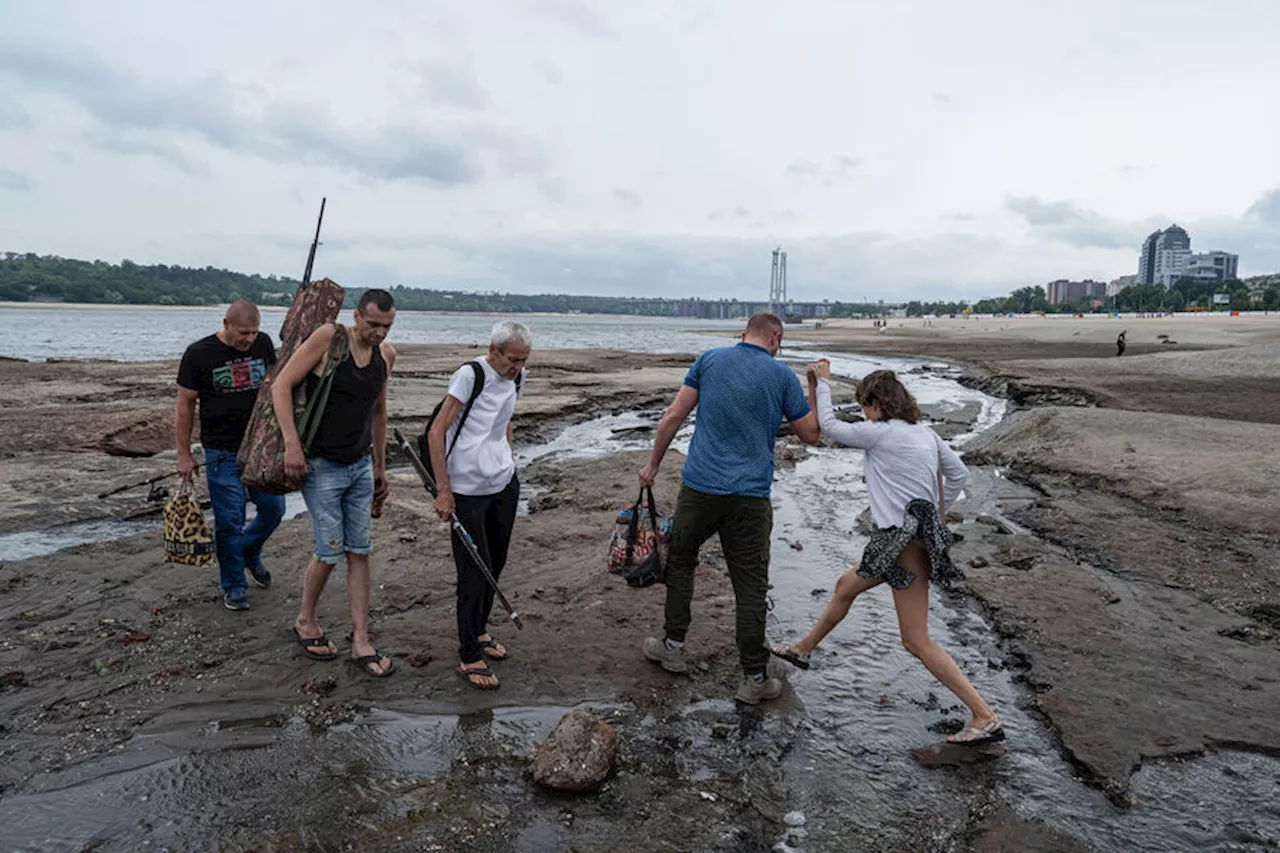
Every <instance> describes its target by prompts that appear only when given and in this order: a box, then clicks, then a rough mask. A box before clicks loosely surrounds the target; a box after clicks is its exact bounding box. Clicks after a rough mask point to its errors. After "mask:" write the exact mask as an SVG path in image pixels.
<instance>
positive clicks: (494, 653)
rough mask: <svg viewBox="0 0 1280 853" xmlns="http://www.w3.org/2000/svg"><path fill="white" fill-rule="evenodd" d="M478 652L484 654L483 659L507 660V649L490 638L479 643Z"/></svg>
mask: <svg viewBox="0 0 1280 853" xmlns="http://www.w3.org/2000/svg"><path fill="white" fill-rule="evenodd" d="M480 650H481V651H483V652H484V655H485V657H488V658H493V659H494V660H506V659H507V647H506V646H504V645H502V644H501V643H499V642H498V641H497V640H495V639H493V638H492V637H490V638H489V639H487V640H481V641H480Z"/></svg>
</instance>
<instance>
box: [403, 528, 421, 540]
mask: <svg viewBox="0 0 1280 853" xmlns="http://www.w3.org/2000/svg"><path fill="white" fill-rule="evenodd" d="M399 539H400V541H401V542H417V541H418V534H416V533H414V532H412V531H409V530H405V531H402V532H401V533H400V534H399Z"/></svg>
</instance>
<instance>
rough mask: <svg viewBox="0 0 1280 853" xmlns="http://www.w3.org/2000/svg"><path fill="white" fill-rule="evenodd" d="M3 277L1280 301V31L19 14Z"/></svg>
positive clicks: (1226, 26) (536, 15) (1019, 7)
mask: <svg viewBox="0 0 1280 853" xmlns="http://www.w3.org/2000/svg"><path fill="white" fill-rule="evenodd" d="M0 22H3V23H2V25H0V250H8V251H22V252H26V251H34V252H39V253H41V254H58V255H63V256H66V257H77V258H86V259H94V258H100V259H103V260H109V261H118V260H120V259H121V258H130V259H132V260H134V261H136V262H138V263H170V264H182V265H195V266H204V265H206V264H209V265H214V266H219V267H229V268H232V269H237V270H241V271H245V272H261V273H277V274H281V275H289V276H293V277H296V276H298V275H299V274H300V273H301V271H302V267H303V264H304V261H305V258H306V245H307V242H308V241H309V238H310V231H311V229H312V227H313V225H314V216H315V213H316V210H317V208H318V206H319V202H320V198H321V196H328V199H329V208H328V211H327V215H326V220H325V233H324V242H325V245H324V246H323V247H322V248H321V250H320V254H319V258H318V260H317V266H316V272H317V274H319V275H328V276H330V277H332V278H334V279H336V280H338V281H339V282H340V283H342V284H344V285H346V286H348V287H349V288H363V287H367V286H389V285H394V284H404V285H407V286H419V287H436V288H458V289H467V290H501V291H516V292H567V293H594V294H631V295H651V294H660V295H670V296H688V295H695V294H696V295H702V296H707V297H721V296H724V297H738V298H758V299H763V298H766V297H767V295H768V282H769V263H770V251H771V250H772V249H773V247H774V246H775V245H776V244H781V245H782V246H783V248H784V249H786V250H787V252H788V256H789V285H790V292H791V296H792V297H793V298H797V299H804V300H807V299H823V298H829V299H844V300H855V299H862V298H864V297H865V298H868V299H886V300H894V299H905V298H926V299H939V298H955V297H967V298H977V297H981V296H989V295H1000V294H1003V293H1007V292H1008V291H1009V290H1011V289H1012V288H1014V287H1019V286H1022V285H1024V284H1043V283H1045V282H1047V281H1049V280H1051V279H1054V278H1061V277H1069V278H1083V277H1093V278H1101V279H1110V278H1113V277H1115V276H1117V275H1124V274H1129V273H1133V272H1135V271H1136V269H1137V255H1138V250H1139V245H1140V242H1141V239H1142V237H1143V236H1145V235H1146V234H1147V233H1149V232H1150V231H1151V230H1153V229H1155V228H1157V227H1164V226H1167V225H1168V224H1169V223H1171V222H1177V223H1179V224H1181V225H1183V226H1184V227H1186V228H1187V229H1188V231H1189V232H1190V233H1191V240H1192V248H1193V249H1196V250H1201V251H1203V250H1208V249H1216V248H1221V249H1225V250H1227V251H1233V252H1238V253H1239V254H1240V272H1241V275H1254V274H1258V273H1263V272H1275V271H1280V141H1278V140H1280V85H1277V82H1278V81H1280V50H1277V49H1276V45H1277V44H1280V0H1214V2H1209V0H1197V2H1190V0H1124V2H1116V1H1115V0H1101V1H1100V2H1095V0H1076V2H1072V3H1057V2H1055V3H1048V2H1045V3H1041V2H1027V0H1009V2H995V1H994V0H985V1H984V0H964V2H960V0H917V2H901V3H893V4H890V3H882V2H854V0H834V1H833V2H817V1H816V0H815V1H814V2H803V3H778V2H754V0H732V2H731V1H730V0H723V2H701V0H679V2H653V0H645V2H625V3H624V2H609V3H605V2H588V0H522V2H517V0H507V2H498V0H486V2H470V3H468V2H452V3H444V2H438V3H425V2H410V0H404V2H394V1H393V0H383V1H382V2H368V3H352V2H336V0H333V2H324V0H309V2H295V0H288V2H286V0H256V2H253V3H248V2H238V0H223V2H218V3H200V4H197V3H191V2H173V0H165V2H144V0H119V2H111V3H103V2H100V0H85V2H58V0H40V2H39V3H35V2H26V0H0Z"/></svg>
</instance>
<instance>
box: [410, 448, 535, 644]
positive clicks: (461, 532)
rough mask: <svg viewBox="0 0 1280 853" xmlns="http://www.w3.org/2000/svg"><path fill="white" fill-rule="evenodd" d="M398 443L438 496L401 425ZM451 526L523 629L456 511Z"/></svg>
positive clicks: (429, 474) (431, 493) (431, 479)
mask: <svg viewBox="0 0 1280 853" xmlns="http://www.w3.org/2000/svg"><path fill="white" fill-rule="evenodd" d="M392 434H393V435H394V436H395V440H396V443H397V444H399V445H400V449H401V450H403V451H404V454H405V455H406V456H408V457H409V462H410V463H411V464H412V465H413V470H415V471H417V472H418V476H419V477H421V478H422V485H423V486H424V487H425V488H426V490H427V493H428V494H430V495H431V497H433V498H438V497H439V496H440V495H439V491H438V490H437V489H436V481H435V478H434V477H432V476H431V472H430V471H428V470H427V466H426V465H423V464H422V459H421V458H420V457H419V456H418V451H417V450H415V449H414V447H413V445H412V444H410V443H409V440H408V439H407V438H405V437H404V433H403V432H401V431H400V428H399V427H396V428H395V429H393V430H392ZM449 526H450V527H451V528H452V529H453V532H454V535H456V536H457V537H458V539H459V541H461V542H462V545H463V547H464V548H465V549H466V551H467V553H468V554H470V555H471V559H472V560H473V561H475V564H476V566H477V568H479V569H480V573H481V574H482V575H484V579H485V580H486V581H488V582H489V586H491V587H493V594H494V595H496V596H497V597H498V601H500V602H502V606H503V608H504V609H505V610H506V611H507V615H509V616H510V617H511V621H512V622H514V623H516V627H517V628H520V629H523V628H524V625H522V624H521V623H520V614H519V613H517V612H516V610H515V608H514V607H512V606H511V602H509V601H507V597H506V596H505V595H503V594H502V590H500V589H498V581H497V579H496V578H495V577H494V576H493V572H492V571H490V569H489V564H488V563H486V562H485V561H484V557H481V556H480V551H479V550H478V549H477V548H476V543H475V540H473V539H472V538H471V534H470V533H468V532H467V528H465V527H463V526H462V522H461V521H459V520H458V516H457V514H456V513H452V512H451V513H449Z"/></svg>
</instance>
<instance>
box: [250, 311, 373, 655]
mask: <svg viewBox="0 0 1280 853" xmlns="http://www.w3.org/2000/svg"><path fill="white" fill-rule="evenodd" d="M395 318H396V303H395V300H394V299H393V298H392V297H391V294H390V293H387V292H386V291H385V290H366V291H365V292H364V293H363V294H361V295H360V301H359V302H358V303H357V305H356V310H355V325H354V326H351V327H339V326H337V325H335V324H333V323H327V324H325V325H323V326H321V327H320V328H318V329H316V330H315V331H314V332H312V333H311V336H310V337H308V338H307V339H306V341H304V342H303V344H302V345H301V346H300V347H298V349H297V350H296V351H295V352H294V353H293V355H291V356H290V357H289V361H288V362H287V363H286V364H285V366H284V368H283V369H282V370H281V371H280V375H279V376H278V377H277V378H276V380H275V384H274V385H273V386H272V389H271V400H272V403H273V404H274V406H275V411H276V418H277V419H278V420H279V421H280V429H281V431H282V432H283V434H284V448H285V449H284V466H285V470H286V471H287V472H288V473H289V475H290V476H293V477H303V476H305V477H306V479H305V480H303V482H302V497H303V500H305V501H306V504H307V513H308V514H309V515H310V516H311V530H312V533H313V535H314V537H315V555H314V556H313V557H312V558H311V563H310V564H309V565H308V566H307V572H306V575H305V576H304V578H303V583H302V605H301V607H300V608H299V611H298V618H297V621H296V622H295V623H294V627H293V633H294V637H295V638H296V640H297V642H298V645H300V646H301V647H302V650H303V653H304V654H306V655H307V657H310V658H313V659H315V660H333V659H334V658H336V657H337V656H338V649H337V647H336V646H335V645H334V644H333V643H332V642H331V641H330V640H329V638H328V637H327V636H326V635H325V633H324V631H322V630H321V628H320V622H319V621H318V619H317V618H316V605H317V604H318V603H319V601H320V594H321V593H322V592H324V587H325V584H326V583H327V582H328V580H329V574H330V572H332V571H333V567H334V566H336V565H337V564H338V561H339V560H341V559H342V558H343V557H344V556H345V557H346V560H347V601H348V604H349V605H350V607H351V656H352V659H353V660H354V661H355V663H356V664H357V665H358V666H359V667H361V668H362V669H363V670H364V671H365V672H367V673H368V674H369V675H372V676H375V677H378V678H383V677H385V676H388V675H390V674H391V673H392V672H394V671H395V665H394V664H393V663H392V661H391V658H389V657H387V656H386V655H384V654H380V653H379V652H378V651H377V649H375V648H374V647H373V644H372V643H370V642H369V588H370V580H369V554H370V553H371V551H372V550H373V548H372V544H371V543H370V540H369V519H370V515H371V513H372V510H373V502H374V499H375V497H377V498H378V499H379V500H382V499H385V497H386V495H387V491H388V487H387V380H388V378H389V377H390V375H391V369H392V367H393V366H394V365H395V361H396V351H395V347H393V346H391V344H390V343H388V342H387V339H386V338H387V334H388V333H389V332H390V331H391V324H392V322H393V321H394V320H395ZM335 334H345V335H346V336H347V343H348V345H349V351H348V353H347V357H346V358H344V359H343V360H342V362H341V363H340V364H339V365H338V368H337V372H336V373H335V374H334V377H333V386H332V387H331V388H330V390H329V399H328V402H327V403H326V405H325V408H324V412H323V414H322V415H321V417H320V427H319V429H317V431H316V435H315V438H314V439H313V440H312V443H311V448H310V453H311V455H310V457H304V455H303V451H302V442H301V441H300V440H299V438H298V427H297V424H296V423H295V422H294V419H293V389H294V388H296V387H297V386H298V385H299V384H301V383H303V382H311V383H317V382H318V381H319V378H320V374H321V372H322V371H323V369H324V361H325V357H326V354H327V352H328V350H329V345H330V343H331V342H332V341H333V336H334V335H335Z"/></svg>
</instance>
